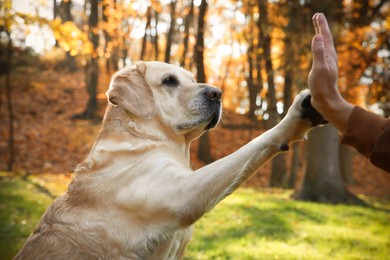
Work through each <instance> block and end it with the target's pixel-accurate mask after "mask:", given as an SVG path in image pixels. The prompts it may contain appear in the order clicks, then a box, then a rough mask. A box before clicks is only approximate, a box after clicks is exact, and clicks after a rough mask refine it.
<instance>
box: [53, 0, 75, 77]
mask: <svg viewBox="0 0 390 260" xmlns="http://www.w3.org/2000/svg"><path fill="white" fill-rule="evenodd" d="M54 4H55V5H54V10H56V3H54ZM71 8H72V0H62V1H61V4H60V6H59V8H58V12H59V15H60V18H61V20H62V23H63V24H66V23H72V22H73V17H72V12H71ZM55 17H56V15H55V16H54V18H55ZM65 57H66V58H65V66H66V67H67V68H68V69H69V70H70V71H75V70H76V69H77V67H76V60H75V57H74V55H72V54H71V50H70V48H69V49H67V50H65Z"/></svg>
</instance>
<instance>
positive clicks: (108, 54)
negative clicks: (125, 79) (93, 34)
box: [102, 1, 113, 74]
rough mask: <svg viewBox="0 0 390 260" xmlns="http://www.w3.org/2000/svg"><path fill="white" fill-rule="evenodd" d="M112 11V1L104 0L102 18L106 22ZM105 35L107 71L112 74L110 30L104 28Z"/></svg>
mask: <svg viewBox="0 0 390 260" xmlns="http://www.w3.org/2000/svg"><path fill="white" fill-rule="evenodd" d="M109 11H110V3H109V2H108V1H103V2H102V20H103V22H104V23H105V24H108V22H109V21H108V13H109ZM103 35H104V59H105V60H106V73H108V74H110V72H111V65H112V62H111V55H112V51H113V50H112V49H110V48H109V46H110V42H111V40H112V38H111V35H110V32H109V31H107V29H104V30H103Z"/></svg>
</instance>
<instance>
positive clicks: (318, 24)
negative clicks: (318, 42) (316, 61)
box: [313, 13, 337, 59]
mask: <svg viewBox="0 0 390 260" xmlns="http://www.w3.org/2000/svg"><path fill="white" fill-rule="evenodd" d="M313 25H314V27H315V28H316V29H315V30H316V34H321V35H322V37H323V41H324V48H325V50H326V51H327V52H328V53H329V54H330V55H332V56H333V57H334V58H335V59H337V54H336V49H335V47H334V43H333V37H332V33H331V32H330V28H329V24H328V21H327V20H326V17H325V15H324V14H322V13H316V14H315V15H314V16H313Z"/></svg>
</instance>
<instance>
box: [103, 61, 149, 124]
mask: <svg viewBox="0 0 390 260" xmlns="http://www.w3.org/2000/svg"><path fill="white" fill-rule="evenodd" d="M145 71H146V64H145V63H144V62H138V63H137V64H136V66H135V67H132V68H128V69H123V70H121V71H119V72H117V73H116V74H115V75H114V76H113V77H112V80H111V83H110V87H109V89H108V91H107V93H106V95H107V98H108V101H109V102H110V103H111V104H113V105H115V106H120V107H122V108H123V109H125V110H127V111H129V112H130V113H131V114H133V115H135V116H137V117H141V118H145V119H150V118H152V117H154V116H155V115H156V113H157V106H156V103H155V100H154V96H153V91H152V89H151V87H150V85H149V83H148V82H147V80H146V79H145Z"/></svg>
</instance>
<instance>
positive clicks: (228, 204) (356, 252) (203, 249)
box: [0, 173, 390, 260]
mask: <svg viewBox="0 0 390 260" xmlns="http://www.w3.org/2000/svg"><path fill="white" fill-rule="evenodd" d="M67 183H68V180H66V179H65V180H64V178H56V177H50V176H47V175H46V176H45V175H43V176H29V177H27V178H24V177H22V176H13V175H10V174H5V173H0V239H1V240H0V258H1V259H11V258H12V256H13V255H14V254H15V253H16V252H17V250H18V249H19V247H20V246H21V245H22V244H23V243H24V241H25V239H26V238H27V237H28V236H29V234H30V232H31V231H32V230H33V228H34V227H35V225H36V223H37V221H38V220H39V218H40V216H41V214H42V213H43V212H44V210H45V208H46V207H47V206H48V204H49V203H50V202H51V201H52V200H53V197H55V196H56V195H58V194H61V193H62V192H63V191H64V190H65V188H66V185H67ZM289 194H290V192H289V191H277V190H270V191H268V192H260V191H256V190H253V189H239V190H238V191H237V192H236V193H234V194H233V195H231V196H230V197H229V198H227V199H225V200H224V201H223V202H222V203H221V204H220V205H219V206H217V207H216V208H215V209H214V210H213V211H212V212H210V213H208V214H206V216H204V217H203V218H202V219H201V220H200V221H199V222H198V223H197V224H196V226H195V231H194V235H193V238H192V241H191V242H190V244H189V246H188V248H187V252H186V258H185V259H187V260H188V259H196V260H198V259H199V260H200V259H332V260H333V259H348V260H349V259H370V260H371V259H383V260H385V259H390V210H389V208H390V207H389V206H390V204H389V202H386V203H383V202H382V203H379V202H378V201H374V202H375V203H374V205H375V206H372V207H361V206H347V205H325V204H318V203H308V202H298V201H293V200H291V199H290V198H289ZM371 203H372V202H371Z"/></svg>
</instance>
